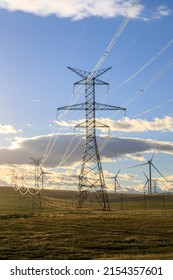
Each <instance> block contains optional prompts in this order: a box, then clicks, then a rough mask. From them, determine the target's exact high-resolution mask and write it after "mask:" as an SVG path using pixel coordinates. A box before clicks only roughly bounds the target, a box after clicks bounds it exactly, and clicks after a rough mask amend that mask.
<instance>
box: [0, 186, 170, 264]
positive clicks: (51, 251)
mask: <svg viewBox="0 0 173 280" xmlns="http://www.w3.org/2000/svg"><path fill="white" fill-rule="evenodd" d="M48 195H49V198H50V197H52V205H49V204H50V201H49V203H48V200H47V201H46V200H45V201H44V199H43V209H42V211H40V210H39V211H38V209H37V210H36V209H33V208H32V207H31V206H32V203H33V201H32V198H31V197H29V198H26V200H27V201H25V199H24V201H21V195H20V196H19V194H18V193H17V192H15V191H14V190H13V189H11V188H0V259H47V260H48V259H57V260H60V259H173V209H171V205H172V200H171V198H170V197H171V196H170V197H169V199H168V198H167V197H164V199H163V200H161V197H160V196H158V197H159V198H158V199H156V198H154V199H155V200H157V201H154V200H153V201H154V202H153V203H154V205H155V206H154V209H146V210H145V209H144V208H143V209H142V207H141V208H140V209H134V208H135V207H137V205H138V207H139V206H140V205H143V203H144V201H143V200H142V198H141V203H140V202H139V197H138V202H137V203H136V200H137V197H136V199H135V197H134V196H133V200H134V204H135V203H136V206H135V207H134V204H133V203H132V198H131V199H129V198H128V197H124V200H123V205H121V202H122V201H121V200H122V197H120V198H121V199H120V200H119V198H118V197H117V198H114V197H113V194H111V196H110V201H111V204H112V206H114V207H112V208H111V211H109V212H104V211H100V210H99V207H98V206H99V205H97V204H96V203H95V201H94V199H93V200H91V201H88V202H87V203H86V207H85V208H84V209H83V210H80V211H78V212H77V211H75V210H74V198H75V194H74V192H68V191H45V192H44V193H43V197H44V196H45V197H46V198H47V197H48ZM116 199H117V200H118V201H116ZM151 200H152V199H151V197H148V208H149V205H150V204H151V206H152V202H151ZM44 202H45V205H44ZM161 202H162V203H161ZM46 203H47V206H46ZM149 203H150V204H149ZM161 205H162V207H160V209H158V206H161ZM121 206H123V207H121ZM130 206H131V209H130ZM132 206H133V207H132ZM156 206H157V207H156ZM163 206H164V207H163ZM166 206H167V207H166ZM168 206H169V207H168ZM121 208H122V209H121ZM126 208H129V209H126ZM151 208H152V207H151Z"/></svg>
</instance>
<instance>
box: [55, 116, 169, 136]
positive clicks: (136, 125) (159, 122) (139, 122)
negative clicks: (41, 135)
mask: <svg viewBox="0 0 173 280" xmlns="http://www.w3.org/2000/svg"><path fill="white" fill-rule="evenodd" d="M98 121H99V122H101V123H103V124H105V125H107V126H109V127H110V129H111V131H121V132H127V133H130V132H148V131H158V132H159V131H160V132H164V131H167V132H173V117H171V116H165V117H164V118H155V119H153V120H151V121H148V120H145V119H130V118H128V117H125V118H123V119H121V120H112V119H109V118H100V119H99V120H98ZM82 122H84V120H77V121H75V120H73V121H68V122H67V121H56V123H57V124H58V125H59V126H62V127H67V128H69V127H74V126H76V125H77V124H79V123H82ZM99 129H100V128H99ZM101 130H102V131H103V129H101Z"/></svg>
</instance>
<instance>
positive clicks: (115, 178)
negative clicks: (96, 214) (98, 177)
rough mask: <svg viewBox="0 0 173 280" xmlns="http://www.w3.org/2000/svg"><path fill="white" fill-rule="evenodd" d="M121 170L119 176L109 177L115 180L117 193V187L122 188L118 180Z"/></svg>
mask: <svg viewBox="0 0 173 280" xmlns="http://www.w3.org/2000/svg"><path fill="white" fill-rule="evenodd" d="M120 171H121V169H119V170H118V172H117V174H116V175H115V176H114V177H109V178H112V179H114V180H115V187H114V188H115V193H116V192H117V187H119V188H121V185H120V183H119V182H118V180H117V177H118V174H119V173H120Z"/></svg>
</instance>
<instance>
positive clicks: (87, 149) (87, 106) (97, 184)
mask: <svg viewBox="0 0 173 280" xmlns="http://www.w3.org/2000/svg"><path fill="white" fill-rule="evenodd" d="M69 69H70V70H72V71H73V72H75V73H76V74H78V75H79V76H81V77H82V80H80V81H79V82H77V83H75V85H83V86H84V89H85V102H84V103H80V104H75V105H69V106H65V107H60V108H58V110H85V122H84V123H82V124H81V126H82V127H83V126H85V146H84V152H83V160H82V168H81V172H80V175H79V185H78V190H79V192H78V197H77V208H81V207H82V206H83V204H84V202H85V200H86V199H87V197H88V195H89V193H90V192H93V193H94V195H95V196H96V199H97V200H98V202H99V203H100V205H101V208H102V210H110V205H109V200H108V195H107V191H106V185H105V180H104V175H103V170H102V165H101V160H100V155H99V149H98V145H97V140H96V127H97V123H96V110H123V111H125V110H126V109H125V108H122V107H117V106H112V105H106V104H101V103H96V102H95V86H96V85H108V83H106V82H104V81H101V80H99V79H98V77H99V76H101V75H102V74H103V73H105V72H107V71H108V70H109V69H110V68H106V69H102V70H98V71H96V72H94V73H92V72H86V71H82V70H79V69H75V68H71V67H69ZM79 126H80V125H78V127H79Z"/></svg>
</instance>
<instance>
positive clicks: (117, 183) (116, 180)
mask: <svg viewBox="0 0 173 280" xmlns="http://www.w3.org/2000/svg"><path fill="white" fill-rule="evenodd" d="M116 182H117V185H118V187H119V188H120V189H121V185H120V183H119V182H118V181H117V180H116Z"/></svg>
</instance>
